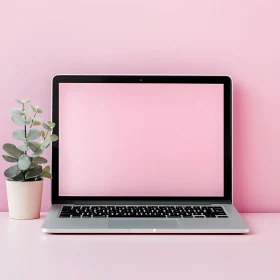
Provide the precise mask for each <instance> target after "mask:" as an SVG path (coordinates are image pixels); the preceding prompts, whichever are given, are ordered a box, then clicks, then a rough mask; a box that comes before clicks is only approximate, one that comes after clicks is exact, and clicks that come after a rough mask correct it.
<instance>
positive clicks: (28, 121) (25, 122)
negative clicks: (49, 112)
mask: <svg viewBox="0 0 280 280" xmlns="http://www.w3.org/2000/svg"><path fill="white" fill-rule="evenodd" d="M31 123H32V119H31V118H30V117H27V119H26V120H24V124H25V125H29V124H31Z"/></svg>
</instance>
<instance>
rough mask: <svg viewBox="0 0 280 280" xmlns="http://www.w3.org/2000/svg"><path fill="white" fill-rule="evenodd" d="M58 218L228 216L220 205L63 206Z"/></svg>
mask: <svg viewBox="0 0 280 280" xmlns="http://www.w3.org/2000/svg"><path fill="white" fill-rule="evenodd" d="M59 218H228V216H227V214H226V212H225V211H224V209H223V207H221V206H96V205H94V206H63V207H62V210H61V212H60V215H59Z"/></svg>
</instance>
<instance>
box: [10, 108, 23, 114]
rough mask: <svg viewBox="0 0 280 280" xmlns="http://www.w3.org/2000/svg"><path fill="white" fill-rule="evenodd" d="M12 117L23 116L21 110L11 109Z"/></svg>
mask: <svg viewBox="0 0 280 280" xmlns="http://www.w3.org/2000/svg"><path fill="white" fill-rule="evenodd" d="M12 115H15V116H23V115H24V113H23V112H22V110H21V109H19V108H13V109H12Z"/></svg>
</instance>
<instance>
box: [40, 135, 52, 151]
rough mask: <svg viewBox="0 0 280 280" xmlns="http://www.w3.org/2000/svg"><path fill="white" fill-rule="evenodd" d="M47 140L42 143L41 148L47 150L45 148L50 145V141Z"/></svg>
mask: <svg viewBox="0 0 280 280" xmlns="http://www.w3.org/2000/svg"><path fill="white" fill-rule="evenodd" d="M48 138H49V137H48ZM48 138H46V139H45V140H44V141H43V142H42V144H41V146H42V147H43V148H47V147H48V146H49V145H50V140H49V139H48Z"/></svg>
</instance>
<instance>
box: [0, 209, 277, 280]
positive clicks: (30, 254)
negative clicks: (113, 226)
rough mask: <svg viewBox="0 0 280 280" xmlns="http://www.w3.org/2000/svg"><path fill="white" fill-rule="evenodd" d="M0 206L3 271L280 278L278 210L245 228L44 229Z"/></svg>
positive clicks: (10, 274) (16, 275)
mask: <svg viewBox="0 0 280 280" xmlns="http://www.w3.org/2000/svg"><path fill="white" fill-rule="evenodd" d="M44 216H45V215H44V214H42V217H41V219H38V220H30V221H23V220H12V219H9V218H8V214H7V213H0V279H1V280H14V279H20V280H25V279H28V280H33V279H42V280H44V279H48V280H49V279H67V280H69V279H83V280H85V279H96V280H99V279H117V280H118V279H122V280H123V279H135V280H136V279H215V280H219V279H223V280H224V279H226V280H231V279H235V280H236V279H254V280H257V279H279V277H280V276H279V267H280V214H243V216H244V218H245V220H246V221H247V222H248V224H249V226H250V228H251V230H252V232H251V233H250V234H248V235H101V234H100V235H48V234H45V233H42V232H41V225H42V222H43V218H44Z"/></svg>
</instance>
